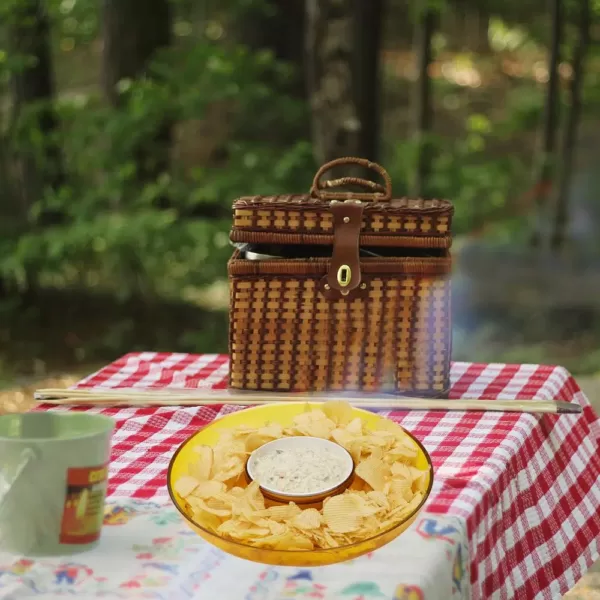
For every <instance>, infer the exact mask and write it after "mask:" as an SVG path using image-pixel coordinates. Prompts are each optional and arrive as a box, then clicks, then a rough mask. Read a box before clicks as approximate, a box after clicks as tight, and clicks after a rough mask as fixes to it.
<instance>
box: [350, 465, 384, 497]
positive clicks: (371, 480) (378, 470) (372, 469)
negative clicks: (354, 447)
mask: <svg viewBox="0 0 600 600" xmlns="http://www.w3.org/2000/svg"><path fill="white" fill-rule="evenodd" d="M355 473H356V475H357V476H358V477H360V478H361V479H362V480H363V481H365V482H366V483H368V484H369V485H370V486H371V487H372V488H373V489H374V490H376V491H378V492H380V491H382V490H383V488H384V486H385V482H386V477H387V476H388V475H389V474H390V468H389V467H388V465H386V464H385V463H384V462H383V460H381V459H378V458H375V457H370V458H367V459H366V460H363V461H362V462H361V463H359V464H358V465H357V466H356V469H355Z"/></svg>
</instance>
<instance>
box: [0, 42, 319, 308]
mask: <svg viewBox="0 0 600 600" xmlns="http://www.w3.org/2000/svg"><path fill="white" fill-rule="evenodd" d="M288 77H289V69H288V68H286V67H284V66H282V65H279V64H277V63H276V62H275V61H274V60H273V57H272V56H271V55H270V54H269V53H267V52H259V53H250V52H249V51H248V50H247V49H245V48H242V47H237V46H217V45H214V44H212V43H210V42H196V43H193V44H189V45H181V46H179V47H176V48H174V49H172V50H170V51H168V52H165V53H163V54H162V55H161V56H158V57H157V58H156V61H155V62H154V64H153V66H152V68H151V69H150V75H149V76H148V77H145V78H141V79H139V80H135V81H129V80H125V81H121V82H120V85H119V90H120V93H121V97H122V100H123V102H122V105H121V106H120V107H119V108H112V107H110V106H107V105H106V104H105V103H103V102H102V101H101V100H100V99H99V98H96V97H94V96H93V95H88V96H78V97H75V98H68V99H67V98H63V99H62V100H60V101H59V102H57V104H56V106H55V108H56V111H57V114H58V117H59V119H60V121H61V122H62V123H63V128H62V130H61V132H60V139H58V140H56V142H57V143H58V145H59V146H60V147H61V148H62V150H63V153H64V156H65V164H66V165H68V180H67V183H66V184H65V185H64V186H62V187H60V188H59V189H56V190H47V191H46V194H45V196H44V197H43V198H41V199H40V201H39V202H37V203H36V204H34V205H33V206H32V207H31V208H30V211H29V219H30V222H31V223H35V222H36V220H37V215H38V214H39V213H40V211H41V208H42V206H43V207H45V208H48V207H51V208H55V209H57V210H59V211H60V212H61V213H62V214H63V215H64V217H65V223H64V224H61V225H60V226H55V227H52V228H46V229H43V230H29V231H26V232H21V234H20V235H18V236H17V237H15V236H14V235H13V236H12V237H11V236H6V237H3V239H2V240H1V241H0V277H1V278H3V279H5V280H7V281H8V282H9V283H10V282H13V283H14V284H16V285H19V286H20V287H27V286H29V285H32V284H34V283H37V284H40V283H44V284H48V283H49V284H52V285H72V284H79V285H82V284H83V285H85V286H88V287H95V288H100V289H111V290H113V291H115V292H116V293H118V294H119V295H120V296H127V295H130V294H134V293H139V292H142V293H145V294H159V295H161V296H173V297H175V296H177V295H178V293H179V290H181V289H182V288H183V287H185V286H198V287H201V286H205V285H207V284H209V283H211V282H213V281H214V280H215V279H217V278H218V277H222V276H223V275H224V273H225V263H226V261H227V258H228V257H229V255H230V254H231V249H230V248H229V246H228V238H227V234H228V230H229V227H230V218H229V211H230V208H231V202H232V201H233V200H234V199H235V198H236V197H238V196H241V195H248V194H256V193H281V192H285V191H292V190H299V191H303V190H305V189H306V187H307V182H308V181H310V175H311V174H312V172H313V171H314V169H315V165H314V162H313V158H312V149H311V146H310V144H309V143H308V141H306V140H302V139H299V140H298V141H297V142H296V143H294V144H291V145H289V146H288V147H287V148H286V149H285V150H282V149H281V146H280V144H279V143H278V139H277V136H276V135H273V136H272V137H271V139H269V137H268V136H264V135H263V132H265V131H269V130H272V131H279V132H282V131H283V132H285V131H289V130H290V128H291V127H292V124H293V123H296V122H297V120H298V119H302V118H303V117H304V115H305V107H304V106H303V105H302V103H299V102H298V101H296V100H294V99H292V98H290V97H288V96H286V95H285V94H281V93H277V91H276V89H277V87H276V88H275V90H274V88H273V83H275V85H276V86H279V85H280V86H281V87H284V85H285V82H286V79H287V78H288ZM266 81H269V83H270V85H267V84H266V83H263V82H266ZM267 102H268V105H269V108H270V109H269V110H268V111H265V110H264V108H263V107H264V106H265V105H266V103H267ZM216 105H226V106H229V107H230V112H231V118H232V122H231V125H230V130H231V132H232V133H233V135H231V136H230V137H229V136H226V137H225V138H224V140H223V142H222V148H221V151H222V152H223V153H224V154H225V155H226V156H227V163H226V166H218V165H214V164H213V165H211V164H210V163H209V164H198V165H192V166H190V167H185V166H181V165H174V166H173V168H170V169H169V170H165V171H163V172H160V173H158V174H157V175H156V177H155V178H153V179H151V180H147V179H146V178H144V177H142V174H141V173H140V172H139V169H138V167H139V162H138V154H137V153H138V152H139V149H140V148H146V149H147V148H148V147H151V145H152V144H154V143H156V142H155V140H156V136H157V135H158V134H159V132H160V131H161V129H162V128H164V126H165V123H182V124H185V123H191V122H195V121H202V120H203V119H205V118H206V117H207V114H208V111H209V110H210V108H211V107H214V106H216ZM38 110H39V107H35V106H30V107H27V109H26V110H24V111H23V113H22V114H21V115H20V117H19V120H18V126H17V127H16V130H15V132H14V134H13V136H12V139H11V144H12V147H13V148H14V150H15V151H16V152H19V151H22V150H24V149H27V151H28V152H29V153H30V154H31V153H33V154H34V155H35V156H36V157H37V159H38V160H41V159H42V157H43V155H44V153H43V152H42V151H41V149H42V147H43V145H44V144H47V143H48V141H49V140H47V139H44V138H43V137H42V136H41V135H40V131H39V129H38V127H37V126H36V111H38ZM183 129H185V127H183ZM261 136H262V139H261ZM159 206H168V207H169V208H168V210H165V209H164V208H159ZM198 210H200V214H202V215H203V217H202V218H197V217H195V216H194V215H195V213H196V212H197V211H198ZM207 211H208V212H207ZM211 214H213V215H214V217H213V218H210V216H207V215H211ZM15 233H16V232H15Z"/></svg>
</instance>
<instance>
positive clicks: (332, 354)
mask: <svg viewBox="0 0 600 600" xmlns="http://www.w3.org/2000/svg"><path fill="white" fill-rule="evenodd" d="M233 262H235V259H233V260H232V263H233ZM232 266H234V265H232ZM319 279H320V277H319V276H298V275H293V276H289V275H288V276H283V275H270V276H269V275H263V276H255V275H243V274H238V275H232V276H231V329H230V346H231V347H230V353H231V366H230V373H231V378H230V385H231V387H232V388H236V389H247V390H268V391H274V390H280V391H284V390H289V391H293V392H305V391H326V390H339V391H341V390H362V391H366V392H377V391H381V390H394V391H399V392H412V391H415V392H419V393H421V394H425V395H426V394H431V395H441V394H443V393H444V392H445V391H446V390H447V388H448V384H449V382H448V373H449V357H450V327H449V323H450V282H449V280H448V278H447V277H446V276H445V275H443V274H441V275H431V274H421V275H417V274H412V275H411V274H403V275H388V276H380V277H377V276H374V277H373V278H372V279H371V280H370V282H369V287H370V289H369V293H368V295H367V296H366V297H364V298H355V299H353V300H345V299H340V300H337V301H331V300H327V299H326V298H325V297H324V296H323V295H322V294H321V292H320V290H319V289H318V281H319Z"/></svg>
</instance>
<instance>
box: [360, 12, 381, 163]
mask: <svg viewBox="0 0 600 600" xmlns="http://www.w3.org/2000/svg"><path fill="white" fill-rule="evenodd" d="M383 14H384V0H370V1H369V2H364V1H363V0H355V15H356V16H355V19H354V27H355V31H354V39H355V42H354V51H355V56H354V61H355V64H356V70H355V73H356V77H355V88H354V93H355V95H356V104H357V110H358V114H359V118H360V123H361V127H360V133H359V135H360V139H359V147H360V155H361V156H362V157H363V158H368V159H369V160H373V161H376V160H378V155H379V139H380V115H381V106H380V102H381V64H380V57H381V47H380V46H381V38H382V34H383Z"/></svg>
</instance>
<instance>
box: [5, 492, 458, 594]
mask: <svg viewBox="0 0 600 600" xmlns="http://www.w3.org/2000/svg"><path fill="white" fill-rule="evenodd" d="M468 565H469V556H468V542H467V534H466V531H465V524H464V522H463V521H462V520H461V519H459V518H457V517H451V516H445V515H439V516H438V515H432V514H427V513H424V514H422V515H421V516H420V517H419V518H418V519H417V521H416V522H415V524H414V525H413V526H412V527H411V529H410V530H408V531H407V532H405V533H404V534H403V535H402V536H400V537H399V538H398V539H397V540H395V541H394V542H392V543H390V544H388V545H387V546H385V547H383V548H381V549H379V550H377V551H376V552H374V553H372V554H370V555H367V556H364V557H361V558H359V559H357V560H354V561H349V562H345V563H341V564H339V565H332V566H328V567H319V568H312V569H302V568H292V567H281V568H280V567H270V566H267V565H260V564H256V563H252V562H248V561H244V560H241V559H238V558H235V557H232V556H229V555H227V554H225V553H223V552H221V551H220V550H218V549H216V548H213V547H212V546H210V545H209V544H207V543H205V542H204V541H203V540H202V539H201V538H200V537H198V536H197V535H196V534H195V533H194V532H192V531H191V530H190V529H188V528H187V526H186V525H185V523H184V522H183V520H182V519H181V517H180V515H179V514H178V513H177V512H176V510H175V509H174V508H172V506H170V505H165V504H163V503H158V502H149V501H141V500H117V501H112V502H111V501H109V503H108V505H107V507H106V516H105V526H104V528H103V531H102V538H101V540H100V544H99V546H98V547H97V548H95V549H94V550H92V551H90V552H87V553H84V554H77V555H74V556H70V557H56V558H40V559H29V558H23V557H19V556H12V555H9V554H6V553H2V552H0V598H2V599H3V600H22V599H25V598H37V597H42V598H44V599H45V598H63V597H65V598H90V599H91V598H123V599H128V600H129V599H134V598H135V599H138V598H139V599H141V598H145V599H149V600H150V599H152V600H180V599H181V600H184V599H191V598H198V599H206V600H208V599H215V598H222V599H223V600H225V599H227V600H287V599H293V598H305V599H312V600H319V599H322V600H325V599H327V600H338V599H339V600H367V599H369V598H380V599H381V600H386V599H387V600H425V599H427V600H429V599H439V600H455V599H459V598H469V596H470V588H469V574H468Z"/></svg>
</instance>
